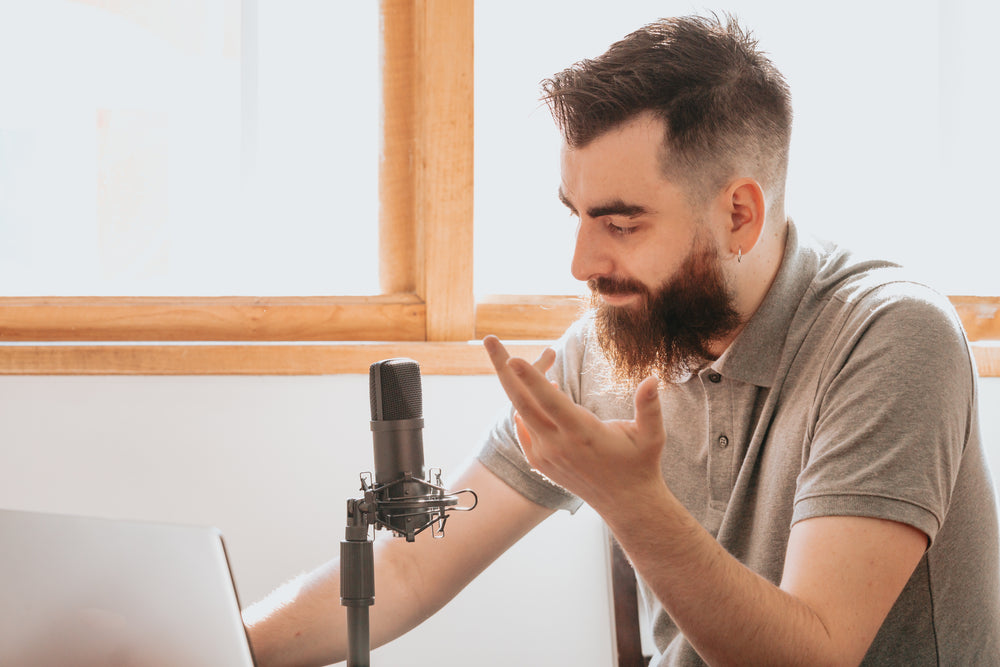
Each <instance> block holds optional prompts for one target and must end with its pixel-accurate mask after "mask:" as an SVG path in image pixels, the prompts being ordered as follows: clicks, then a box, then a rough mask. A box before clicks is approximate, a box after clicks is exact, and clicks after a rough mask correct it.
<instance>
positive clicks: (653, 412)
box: [635, 376, 663, 440]
mask: <svg viewBox="0 0 1000 667" xmlns="http://www.w3.org/2000/svg"><path fill="white" fill-rule="evenodd" d="M635 425H636V429H637V430H638V432H639V435H640V437H642V438H643V439H644V440H646V439H657V440H658V439H660V438H661V437H662V434H663V413H662V411H661V410H660V393H659V380H658V379H657V378H656V377H654V376H650V377H648V378H646V379H645V380H643V381H642V383H641V384H639V387H638V388H637V389H636V390H635Z"/></svg>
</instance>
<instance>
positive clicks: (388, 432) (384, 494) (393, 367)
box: [368, 359, 424, 536]
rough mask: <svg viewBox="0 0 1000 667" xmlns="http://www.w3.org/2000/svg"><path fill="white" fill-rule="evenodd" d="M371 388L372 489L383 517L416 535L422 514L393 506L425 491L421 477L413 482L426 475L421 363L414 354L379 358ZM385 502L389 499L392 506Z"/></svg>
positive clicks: (395, 528) (389, 525)
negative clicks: (393, 357) (395, 511)
mask: <svg viewBox="0 0 1000 667" xmlns="http://www.w3.org/2000/svg"><path fill="white" fill-rule="evenodd" d="M368 392H369V397H370V399H371V413H372V420H371V429H372V445H373V448H374V454H375V487H374V488H375V490H376V493H377V494H378V497H379V501H380V504H381V507H380V509H381V512H380V513H379V514H380V517H379V518H380V520H382V523H383V524H384V525H385V527H387V528H389V529H391V530H392V531H393V532H395V533H397V534H402V535H408V536H409V535H413V534H414V531H415V530H416V528H417V527H418V526H417V521H418V519H420V518H421V517H420V516H419V515H418V514H413V513H409V512H403V513H401V514H400V513H394V512H393V511H391V510H394V509H404V508H401V507H399V506H398V505H399V504H400V503H402V504H404V505H405V503H406V500H407V499H413V498H416V497H418V496H421V495H422V494H423V488H422V487H423V484H422V482H421V481H414V480H423V478H424V437H423V430H424V412H423V394H422V391H421V386H420V365H419V364H418V363H417V362H416V361H414V360H413V359H385V360H383V361H377V362H375V363H374V364H372V365H371V366H370V367H369V369H368ZM386 503H390V504H389V505H388V508H387V507H386ZM392 503H396V506H394V505H393V504H392ZM416 509H420V508H419V507H418V508H416ZM387 510H388V511H387Z"/></svg>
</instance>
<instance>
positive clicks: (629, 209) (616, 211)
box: [558, 188, 648, 218]
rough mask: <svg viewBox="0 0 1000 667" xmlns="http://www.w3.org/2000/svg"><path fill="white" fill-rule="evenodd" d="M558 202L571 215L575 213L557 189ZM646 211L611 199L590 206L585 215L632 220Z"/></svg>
mask: <svg viewBox="0 0 1000 667" xmlns="http://www.w3.org/2000/svg"><path fill="white" fill-rule="evenodd" d="M558 195H559V201H561V202H562V203H563V204H564V205H565V206H566V208H568V209H569V210H570V211H572V212H573V213H576V212H577V211H576V207H575V206H573V204H571V203H570V201H569V199H568V198H567V197H566V194H565V193H564V192H563V191H562V188H559V192H558ZM647 212H648V209H647V208H646V207H645V206H640V205H639V204H628V203H626V202H625V201H624V200H622V199H612V200H611V201H609V202H607V203H605V204H600V205H598V206H592V207H590V208H588V209H587V215H588V216H590V217H591V218H601V217H604V216H606V215H618V216H622V217H626V218H634V217H637V216H640V215H642V214H644V213H647Z"/></svg>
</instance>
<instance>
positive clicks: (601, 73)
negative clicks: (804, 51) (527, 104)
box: [542, 15, 792, 210]
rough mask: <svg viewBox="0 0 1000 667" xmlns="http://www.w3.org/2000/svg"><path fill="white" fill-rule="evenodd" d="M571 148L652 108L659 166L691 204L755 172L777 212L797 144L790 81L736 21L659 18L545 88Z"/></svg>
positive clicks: (544, 95)
mask: <svg viewBox="0 0 1000 667" xmlns="http://www.w3.org/2000/svg"><path fill="white" fill-rule="evenodd" d="M542 91H543V96H542V99H543V100H544V101H545V102H546V103H547V104H548V105H549V108H550V110H551V111H552V115H553V118H554V119H555V121H556V124H557V125H558V126H559V129H560V130H561V131H562V133H563V137H564V138H565V140H566V143H567V144H568V145H569V146H570V147H571V148H582V147H584V146H586V145H587V144H588V143H590V142H591V141H593V140H594V139H595V138H597V137H599V136H601V135H602V134H604V133H605V132H607V131H609V130H611V129H614V128H615V127H618V126H620V125H621V124H622V123H625V122H627V121H629V120H632V119H633V118H635V117H636V116H638V115H639V114H641V113H643V112H650V113H652V114H654V115H655V116H656V117H658V118H660V119H662V120H663V122H664V125H665V127H666V134H665V137H664V142H665V143H664V148H665V149H666V150H665V151H664V156H663V168H664V173H665V175H666V176H667V177H669V178H676V179H678V180H680V181H682V182H686V183H687V184H688V186H689V188H690V190H691V191H690V195H691V196H692V197H694V198H695V199H698V198H702V197H706V196H710V195H711V194H714V193H715V192H717V191H718V190H719V189H720V188H722V187H723V186H724V185H725V184H726V182H727V181H728V180H729V179H730V178H732V177H734V176H739V175H749V176H753V177H754V178H756V179H758V180H759V181H760V182H761V187H762V188H763V189H764V190H765V191H766V192H769V193H770V196H771V197H772V199H776V200H777V202H778V203H779V210H780V207H781V204H780V202H781V200H782V199H783V197H784V181H785V174H786V172H787V165H788V145H789V141H790V138H791V125H792V109H791V94H790V92H789V90H788V85H787V83H786V82H785V79H784V77H783V76H782V75H781V73H780V72H779V71H778V70H777V69H776V68H775V67H774V65H773V64H772V63H771V61H770V60H769V59H768V58H767V57H766V56H765V55H764V54H763V53H762V52H760V51H759V50H758V49H757V42H756V40H755V39H754V38H753V37H752V36H751V34H750V33H749V32H747V31H744V30H743V29H742V28H741V27H740V26H739V24H738V23H737V21H736V19H735V18H733V17H731V16H728V15H727V16H726V23H725V24H723V23H722V22H721V21H720V20H719V18H718V17H716V16H712V17H710V18H706V17H700V16H690V17H683V18H672V19H662V20H660V21H657V22H655V23H651V24H649V25H647V26H645V27H643V28H640V29H639V30H636V31H635V32H633V33H631V34H629V35H628V36H626V37H625V38H624V39H622V40H621V41H618V42H616V43H615V44H612V45H611V47H610V48H609V49H608V51H607V52H606V53H604V54H603V55H601V56H599V57H597V58H594V59H588V60H582V61H580V62H579V63H577V64H575V65H573V66H571V67H569V68H568V69H566V70H563V71H562V72H559V73H558V74H556V75H554V76H553V77H552V78H550V79H546V80H545V81H543V82H542Z"/></svg>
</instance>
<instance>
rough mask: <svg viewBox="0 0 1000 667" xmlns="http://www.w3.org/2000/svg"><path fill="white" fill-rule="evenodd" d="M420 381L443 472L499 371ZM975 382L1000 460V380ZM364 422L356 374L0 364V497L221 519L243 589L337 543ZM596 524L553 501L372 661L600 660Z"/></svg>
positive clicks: (433, 459) (482, 422)
mask: <svg viewBox="0 0 1000 667" xmlns="http://www.w3.org/2000/svg"><path fill="white" fill-rule="evenodd" d="M423 385H424V414H425V421H426V428H425V433H424V439H425V450H426V459H427V462H428V465H440V466H441V467H442V468H443V469H444V473H445V480H446V482H447V480H448V479H450V478H453V474H454V472H455V471H456V470H457V468H458V467H459V466H460V465H461V463H462V461H463V459H465V458H466V457H467V456H469V455H470V454H471V453H473V452H474V451H475V449H476V447H477V443H478V441H479V437H480V436H481V434H482V432H483V430H484V429H485V427H486V426H487V425H488V424H489V423H490V422H491V421H492V420H493V418H494V417H495V415H496V414H497V411H498V409H499V406H501V404H502V395H501V392H500V390H499V388H498V386H497V383H496V381H495V379H494V378H493V377H492V376H481V377H438V376H427V377H424V379H423ZM981 388H982V395H981V413H982V417H983V430H984V436H985V438H986V441H987V443H988V444H989V445H990V446H991V447H992V449H991V452H992V458H993V460H994V462H995V465H994V469H995V470H1000V379H998V378H990V379H985V380H983V382H982V385H981ZM368 419H369V408H368V383H367V377H366V376H360V375H348V376H330V377H0V507H9V508H18V509H31V510H43V511H55V512H68V513H81V514H95V515H101V516H112V517H129V518H140V519H154V520H163V521H171V522H182V523H202V524H204V523H207V524H212V525H216V526H218V527H219V528H220V529H221V530H222V531H223V533H224V534H225V536H226V539H227V544H228V548H229V552H230V556H231V559H232V565H233V570H234V572H235V576H236V580H237V585H238V587H239V590H240V594H241V597H242V599H243V602H244V603H247V602H250V601H253V600H256V599H258V598H260V597H262V596H263V595H265V594H266V593H267V592H269V591H270V590H271V589H272V588H274V587H275V586H277V585H278V584H280V583H282V582H283V581H284V580H286V579H288V578H290V577H291V576H293V575H295V574H297V573H298V572H300V571H303V570H306V569H309V568H312V567H313V566H315V565H317V564H319V563H320V562H322V561H324V560H326V559H327V558H329V557H330V556H332V555H334V554H336V553H338V542H339V541H340V539H341V538H342V535H343V526H344V505H345V500H346V499H347V498H349V497H355V496H356V495H357V490H358V474H359V473H360V472H361V471H365V470H371V466H372V463H371V434H370V432H369V430H368ZM449 473H452V474H451V475H449ZM602 530H603V529H602V527H601V524H600V522H599V520H598V519H597V517H596V516H595V515H594V514H593V513H591V512H589V511H588V510H581V512H579V513H578V514H577V515H576V516H569V515H568V514H566V513H559V514H557V515H556V516H554V517H553V518H552V519H549V521H548V522H546V523H545V524H543V525H542V527H541V528H540V529H538V530H536V531H535V532H534V533H533V534H531V535H529V536H528V537H527V538H525V540H523V541H522V542H521V543H520V544H519V545H517V546H516V547H515V548H514V549H513V550H512V551H510V552H509V553H508V554H506V555H505V556H504V557H503V558H501V559H500V560H499V561H498V562H497V563H496V564H495V565H494V566H493V567H492V568H491V569H490V570H489V571H487V572H486V573H485V574H484V575H483V576H482V577H481V578H480V579H479V580H477V581H476V582H474V583H473V584H472V585H471V586H470V587H469V588H468V589H467V590H466V591H465V592H464V593H462V594H461V595H460V596H459V597H458V598H457V599H456V600H455V601H454V602H453V603H452V604H451V605H449V606H448V607H447V608H446V609H445V610H444V611H442V612H441V613H440V614H439V615H438V616H436V617H435V618H433V619H431V620H430V621H428V622H427V623H426V624H424V625H423V626H421V627H420V628H418V629H416V630H414V631H413V632H411V633H410V634H409V635H408V636H406V637H404V638H403V639H401V640H399V641H397V642H395V643H394V644H392V645H390V646H388V647H385V648H383V649H380V650H378V651H376V652H375V653H374V654H373V662H374V664H376V665H378V664H383V665H394V666H396V667H406V666H407V665H413V666H423V665H427V664H436V665H439V666H442V667H448V666H451V665H454V666H456V667H458V666H460V665H461V666H463V667H464V666H466V665H468V664H470V663H473V664H476V665H479V666H481V667H509V666H510V665H542V664H552V665H564V664H573V665H581V666H584V667H588V666H593V667H607V666H608V665H610V664H611V626H610V616H609V609H610V607H609V601H608V593H607V580H606V575H605V561H604V552H603V544H604V543H603V532H602ZM445 539H447V537H445ZM376 597H377V591H376ZM376 604H377V603H376Z"/></svg>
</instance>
